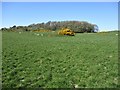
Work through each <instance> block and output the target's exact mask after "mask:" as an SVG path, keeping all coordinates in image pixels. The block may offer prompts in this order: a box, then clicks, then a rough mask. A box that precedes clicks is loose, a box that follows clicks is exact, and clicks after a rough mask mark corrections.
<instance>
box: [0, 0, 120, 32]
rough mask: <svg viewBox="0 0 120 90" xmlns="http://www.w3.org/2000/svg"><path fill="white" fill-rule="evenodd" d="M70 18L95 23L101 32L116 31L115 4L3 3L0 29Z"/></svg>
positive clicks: (116, 16) (116, 6) (116, 10)
mask: <svg viewBox="0 0 120 90" xmlns="http://www.w3.org/2000/svg"><path fill="white" fill-rule="evenodd" d="M71 20H76V21H87V22H89V23H92V24H97V25H98V27H99V30H100V31H110V30H117V29H118V3H117V2H2V28H3V27H7V28H8V27H12V26H13V25H16V26H25V25H30V24H33V23H34V24H37V23H42V22H48V21H71ZM0 28H1V27H0Z"/></svg>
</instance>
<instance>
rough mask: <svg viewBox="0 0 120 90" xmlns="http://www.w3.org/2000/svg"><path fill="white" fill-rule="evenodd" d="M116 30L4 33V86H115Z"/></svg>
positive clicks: (116, 74) (116, 75)
mask: <svg viewBox="0 0 120 90" xmlns="http://www.w3.org/2000/svg"><path fill="white" fill-rule="evenodd" d="M116 33H117V32H111V33H101V34H98V33H94V34H87V33H84V34H76V35H75V36H58V35H57V33H56V32H50V33H42V34H43V36H41V33H39V36H37V35H35V33H34V32H22V33H21V34H20V33H18V32H3V34H2V35H3V37H2V39H3V43H2V45H3V46H2V49H3V53H2V86H3V88H10V87H11V88H12V87H14V88H21V87H26V88H32V87H33V88H38V87H43V88H73V87H76V88H77V87H80V88H82V87H86V88H102V87H103V88H104V87H110V88H113V87H116V86H117V85H118V81H117V79H118V36H117V35H116Z"/></svg>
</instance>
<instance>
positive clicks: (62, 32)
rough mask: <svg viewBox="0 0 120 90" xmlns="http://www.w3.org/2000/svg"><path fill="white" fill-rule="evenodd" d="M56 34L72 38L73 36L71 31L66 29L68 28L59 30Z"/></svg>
mask: <svg viewBox="0 0 120 90" xmlns="http://www.w3.org/2000/svg"><path fill="white" fill-rule="evenodd" d="M58 34H59V35H69V36H74V35H75V33H74V32H73V31H72V30H70V29H68V28H66V29H62V30H60V31H59V32H58Z"/></svg>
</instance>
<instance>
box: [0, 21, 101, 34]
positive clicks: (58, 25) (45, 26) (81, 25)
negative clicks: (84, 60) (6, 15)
mask: <svg viewBox="0 0 120 90" xmlns="http://www.w3.org/2000/svg"><path fill="white" fill-rule="evenodd" d="M62 28H69V29H71V30H72V31H74V32H76V33H83V32H98V30H99V29H98V26H97V25H96V24H91V23H88V22H86V21H48V22H47V23H38V24H31V25H28V26H16V25H14V26H13V27H10V28H2V29H1V30H3V31H34V30H51V31H56V30H60V29H62Z"/></svg>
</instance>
